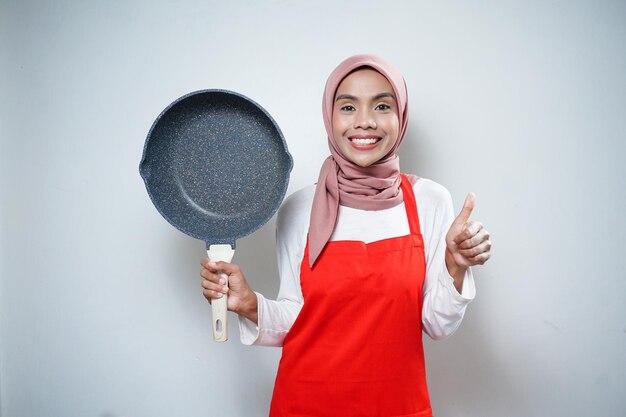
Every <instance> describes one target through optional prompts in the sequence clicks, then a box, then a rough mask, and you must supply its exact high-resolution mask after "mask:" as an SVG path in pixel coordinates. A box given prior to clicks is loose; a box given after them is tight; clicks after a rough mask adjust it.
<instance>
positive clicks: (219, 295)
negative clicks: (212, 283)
mask: <svg viewBox="0 0 626 417" xmlns="http://www.w3.org/2000/svg"><path fill="white" fill-rule="evenodd" d="M223 295H224V294H222V293H221V292H218V293H217V296H216V297H217V298H222V296H223Z"/></svg>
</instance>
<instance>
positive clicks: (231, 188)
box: [139, 89, 293, 342]
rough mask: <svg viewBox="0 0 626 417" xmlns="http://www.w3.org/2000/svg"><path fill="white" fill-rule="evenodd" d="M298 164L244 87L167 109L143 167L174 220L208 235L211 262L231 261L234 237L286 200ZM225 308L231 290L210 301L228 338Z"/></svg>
mask: <svg viewBox="0 0 626 417" xmlns="http://www.w3.org/2000/svg"><path fill="white" fill-rule="evenodd" d="M292 167H293V160H292V158H291V155H290V154H289V151H288V150H287V144H286V142H285V139H284V137H283V134H282V132H281V131H280V129H279V127H278V125H277V124H276V122H275V121H274V119H272V117H271V116H270V115H269V113H267V111H265V109H263V108H262V107H261V106H260V105H259V104H257V103H255V102H254V101H252V100H251V99H249V98H247V97H245V96H243V95H241V94H239V93H236V92H233V91H228V90H216V89H212V90H201V91H195V92H192V93H189V94H186V95H184V96H182V97H180V98H179V99H177V100H175V101H174V102H173V103H172V104H170V105H169V106H168V107H167V108H165V110H163V111H162V112H161V114H160V115H159V116H158V117H157V119H156V120H155V122H154V123H153V125H152V127H151V128H150V131H149V133H148V136H147V138H146V142H145V145H144V149H143V156H142V158H141V163H140V165H139V172H140V174H141V177H142V178H143V180H144V182H145V185H146V189H147V190H148V194H149V195H150V198H151V200H152V202H153V203H154V205H155V207H156V208H157V210H158V211H159V213H161V215H162V216H163V217H164V218H165V219H166V220H167V221H168V222H169V223H171V224H172V225H173V226H174V227H176V228H177V229H179V230H180V231H182V232H183V233H186V234H187V235H189V236H193V237H195V238H196V239H200V240H203V241H205V242H206V247H207V255H208V257H209V259H211V260H212V261H216V262H217V261H225V262H231V260H232V257H233V255H234V252H235V241H236V240H237V239H239V238H241V237H243V236H246V235H248V234H250V233H252V232H254V231H255V230H257V229H258V228H260V227H261V226H262V225H263V224H265V223H266V222H267V221H268V220H269V219H270V218H271V217H272V216H273V215H274V213H275V212H276V210H277V209H278V207H279V206H280V203H281V201H282V200H283V197H284V196H285V192H286V191H287V184H288V182H289V173H290V172H291V168H292ZM221 275H222V278H224V279H225V280H226V281H227V280H228V277H227V276H226V275H225V274H221ZM227 282H228V281H227ZM226 307H227V297H226V296H223V297H222V298H219V299H215V300H213V301H212V302H211V309H212V315H213V337H214V339H215V340H216V341H220V342H221V341H225V340H227V339H228V330H227V321H226Z"/></svg>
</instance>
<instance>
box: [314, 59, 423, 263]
mask: <svg viewBox="0 0 626 417" xmlns="http://www.w3.org/2000/svg"><path fill="white" fill-rule="evenodd" d="M359 67H369V68H372V69H374V70H376V71H378V72H379V73H380V74H382V75H383V76H384V77H385V78H387V80H388V81H389V83H390V84H391V87H392V88H393V94H394V96H395V98H396V102H397V104H398V118H399V122H400V130H399V133H398V140H397V142H396V143H395V145H394V146H393V148H392V149H391V150H390V151H389V153H388V154H387V155H386V156H384V157H383V158H382V159H380V160H379V161H378V162H376V163H374V164H372V165H370V166H368V167H365V168H363V167H360V166H358V165H356V164H354V163H352V162H351V161H349V160H348V159H346V158H345V157H344V155H342V154H341V152H340V151H339V148H337V145H336V143H335V139H334V138H333V126H332V119H333V107H334V101H335V93H336V91H337V88H338V87H339V84H340V83H341V81H342V80H343V79H344V78H345V77H346V76H347V75H348V74H350V73H351V72H352V71H353V70H355V69H357V68H359ZM322 113H323V116H324V125H325V126H326V133H327V134H328V147H329V148H330V156H329V157H328V158H327V159H326V160H325V161H324V163H323V164H322V168H321V170H320V176H319V179H318V181H317V187H316V189H315V196H314V198H313V207H312V209H311V222H310V226H309V263H310V265H309V266H311V267H313V264H314V263H315V261H316V260H317V258H318V256H319V255H320V253H322V250H323V249H324V247H325V246H326V243H327V242H328V240H329V239H330V237H331V235H332V234H333V230H334V229H335V224H337V214H338V212H339V205H340V204H341V205H344V206H348V207H352V208H356V209H362V210H382V209H386V208H390V207H394V206H396V205H398V204H400V203H402V201H403V198H402V191H401V190H400V160H399V158H398V155H396V150H397V149H398V147H399V146H400V144H401V143H402V139H403V138H404V134H405V132H406V127H407V123H408V116H409V111H408V97H407V88H406V83H405V81H404V77H402V74H400V72H399V71H398V70H397V69H396V68H395V67H393V66H392V65H391V64H390V63H388V62H387V61H385V60H384V59H382V58H380V57H378V56H375V55H354V56H351V57H350V58H348V59H346V60H345V61H343V62H342V63H341V64H339V66H338V67H337V68H335V70H334V71H333V72H332V73H331V74H330V76H329V77H328V81H326V87H325V89H324V98H323V101H322ZM409 179H410V180H411V183H415V181H417V177H414V176H409Z"/></svg>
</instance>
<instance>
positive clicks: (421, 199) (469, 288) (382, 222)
mask: <svg viewBox="0 0 626 417" xmlns="http://www.w3.org/2000/svg"><path fill="white" fill-rule="evenodd" d="M413 191H414V193H415V201H416V203H417V211H418V215H419V220H420V228H421V232H422V236H423V239H424V254H425V256H426V278H425V281H424V286H423V290H422V297H423V306H422V327H423V330H424V332H426V334H428V335H429V336H430V337H431V338H433V339H443V338H445V337H447V336H449V335H451V334H452V333H454V332H455V331H456V329H457V328H458V327H459V325H460V324H461V321H462V320H463V315H464V314H465V309H466V307H467V305H468V304H469V303H470V301H472V300H473V299H474V297H475V294H476V290H475V286H474V279H473V276H472V273H471V270H470V269H468V270H467V272H466V274H465V279H464V281H463V288H462V291H461V294H459V293H458V291H457V290H456V288H455V287H454V283H453V278H452V277H451V276H450V274H449V273H448V270H447V268H446V264H445V251H446V241H445V237H446V233H447V231H448V228H449V227H450V224H451V223H452V221H453V220H454V212H453V208H452V198H451V197H450V193H449V192H448V190H446V189H445V188H444V187H443V186H441V185H439V184H437V183H436V182H434V181H431V180H428V179H425V178H420V179H419V180H418V181H417V182H416V183H415V185H414V186H413ZM314 192H315V186H309V187H306V188H303V189H302V190H299V191H297V192H295V193H294V194H292V195H290V196H289V197H288V198H287V199H286V200H285V202H284V203H283V205H282V206H281V208H280V210H279V211H278V217H277V222H276V245H277V257H278V272H279V274H280V289H279V291H278V297H277V299H276V300H269V299H267V298H265V297H264V296H263V295H262V294H260V293H257V299H258V309H259V310H258V325H256V324H254V323H253V322H251V321H250V320H248V319H245V318H243V317H241V316H240V318H239V329H240V337H241V342H242V343H243V344H246V345H263V346H282V345H283V341H284V339H285V336H286V335H287V333H288V332H289V329H290V328H291V326H292V325H293V323H294V321H295V320H296V317H297V316H298V313H299V312H300V309H301V308H302V305H303V303H304V299H303V296H302V289H301V287H300V265H301V263H302V259H303V256H304V249H305V246H306V239H307V232H308V228H309V219H310V213H311V205H312V203H313V196H314ZM409 233H410V230H409V222H408V219H407V215H406V209H405V206H404V203H402V204H399V205H397V206H395V207H392V208H388V209H384V210H359V209H354V208H350V207H345V206H339V215H338V216H337V224H336V226H335V230H334V232H333V235H332V236H331V238H330V240H333V241H335V240H357V241H363V242H365V243H370V242H374V241H377V240H382V239H388V238H393V237H398V236H406V235H407V234H409Z"/></svg>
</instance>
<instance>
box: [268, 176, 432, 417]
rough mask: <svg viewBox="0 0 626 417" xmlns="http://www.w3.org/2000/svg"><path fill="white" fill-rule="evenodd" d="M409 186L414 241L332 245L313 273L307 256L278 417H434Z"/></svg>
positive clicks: (421, 270)
mask: <svg viewBox="0 0 626 417" xmlns="http://www.w3.org/2000/svg"><path fill="white" fill-rule="evenodd" d="M401 187H402V192H403V195H404V204H405V206H406V212H407V217H408V220H409V227H410V230H411V233H410V235H407V236H402V237H395V238H390V239H384V240H379V241H376V242H371V243H367V244H366V243H364V242H359V241H331V242H328V243H327V244H326V247H325V248H324V251H323V252H322V253H321V254H320V256H319V258H318V259H317V261H316V263H315V266H314V268H313V269H311V268H309V257H308V247H307V248H306V249H305V251H304V259H303V261H302V265H301V268H300V284H301V286H302V294H303V296H304V305H303V307H302V310H301V311H300V314H299V315H298V317H297V319H296V321H295V322H294V324H293V326H292V328H291V330H290V331H289V334H288V335H287V337H286V338H285V342H284V346H283V353H282V358H281V360H280V365H279V368H278V374H277V376H276V384H275V386H274V395H273V397H272V404H271V407H270V416H271V417H295V416H298V417H330V416H333V417H365V416H368V417H369V416H371V417H392V416H395V417H400V416H402V417H431V416H432V412H431V408H430V401H429V398H428V389H427V387H426V370H425V367H424V351H423V347H422V286H423V284H424V276H425V272H426V262H425V257H424V241H423V239H422V234H421V231H420V225H419V217H418V215H417V206H416V204H415V196H414V195H413V188H412V187H411V184H410V182H409V181H408V179H407V178H406V177H405V176H404V175H402V185H401ZM363 226H364V227H367V225H363ZM307 246H308V244H307Z"/></svg>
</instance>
